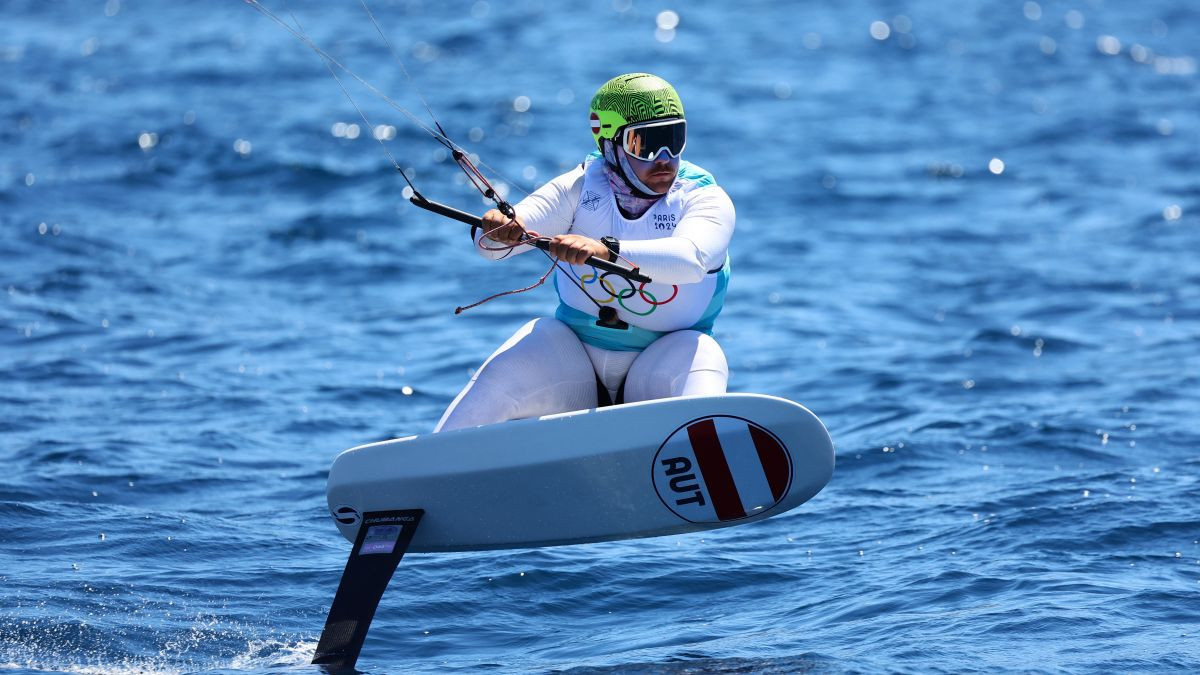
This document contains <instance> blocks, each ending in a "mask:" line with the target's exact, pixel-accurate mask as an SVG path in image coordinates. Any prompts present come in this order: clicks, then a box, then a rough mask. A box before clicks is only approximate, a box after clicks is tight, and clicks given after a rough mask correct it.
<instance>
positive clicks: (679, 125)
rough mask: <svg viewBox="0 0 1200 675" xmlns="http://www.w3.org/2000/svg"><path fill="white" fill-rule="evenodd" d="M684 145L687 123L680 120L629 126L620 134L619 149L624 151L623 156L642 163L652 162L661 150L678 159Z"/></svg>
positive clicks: (685, 143) (685, 142)
mask: <svg viewBox="0 0 1200 675" xmlns="http://www.w3.org/2000/svg"><path fill="white" fill-rule="evenodd" d="M685 145H687V121H686V120H681V119H674V120H660V121H657V122H645V123H642V124H631V125H629V126H627V127H625V131H624V132H622V134H621V147H622V148H624V149H625V154H627V155H629V156H630V157H634V158H636V159H640V160H642V161H643V162H649V161H651V160H653V159H654V158H655V157H657V156H658V153H660V152H662V151H663V150H666V151H667V154H669V155H671V156H672V157H678V156H679V155H680V154H682V153H683V147H684V146H685Z"/></svg>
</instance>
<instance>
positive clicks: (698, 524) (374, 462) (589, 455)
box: [327, 394, 834, 552]
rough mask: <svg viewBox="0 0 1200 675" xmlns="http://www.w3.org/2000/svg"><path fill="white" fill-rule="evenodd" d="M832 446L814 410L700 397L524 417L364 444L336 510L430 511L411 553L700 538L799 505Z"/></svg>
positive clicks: (336, 474) (772, 401)
mask: <svg viewBox="0 0 1200 675" xmlns="http://www.w3.org/2000/svg"><path fill="white" fill-rule="evenodd" d="M833 467H834V449H833V442H832V440H831V439H830V437H829V433H828V432H827V431H826V430H825V426H824V425H823V424H822V423H821V421H820V420H819V419H817V417H816V415H814V414H812V413H811V412H810V411H809V410H808V409H806V408H804V407H803V406H801V405H799V404H797V403H794V402H792V401H788V400H786V399H782V398H776V397H772V396H763V395H759V394H725V395H721V396H693V397H681V398H671V399H663V400H657V401H646V402H640V403H629V404H624V405H617V406H611V407H606V408H600V409H593V410H582V411H577V412H570V413H563V414H559V415H549V416H546V417H540V418H536V419H526V420H515V421H511V422H504V423H502V424H493V425H486V426H481V427H475V428H471V429H459V430H456V431H449V432H444V433H440V434H428V435H424V436H410V437H407V438H399V439H395V440H390V441H383V442H380V443H372V444H370V445H363V446H359V447H356V448H352V449H350V450H347V451H345V452H343V453H342V454H340V455H338V457H337V459H336V460H334V463H333V467H332V468H331V469H330V473H329V484H328V493H327V497H328V501H329V511H330V514H331V515H332V516H333V518H334V522H335V523H336V524H337V527H338V529H339V530H340V531H341V533H342V535H343V536H345V537H346V538H347V539H349V540H350V541H355V540H356V538H357V536H358V534H359V529H360V520H361V514H364V513H366V512H375V511H388V510H396V509H423V510H424V512H425V515H424V517H423V519H422V521H421V527H420V529H419V530H418V531H417V532H416V533H415V534H414V535H413V538H412V541H411V542H410V545H409V547H408V550H410V551H413V552H433V551H476V550H490V549H503V548H524V547H534V546H553V545H563V544H579V543H587V542H596V541H611V540H616V539H629V538H635V537H649V536H658V535H666V534H680V533H685V532H695V531H699V530H708V529H713V528H718V527H727V526H730V525H736V524H741V523H745V522H750V521H753V520H758V519H761V518H766V517H769V516H772V515H777V514H779V513H783V512H785V511H788V510H790V509H792V508H795V507H796V506H799V505H800V504H802V503H804V502H805V501H807V500H809V499H811V498H812V497H813V496H814V495H816V494H817V493H818V492H819V491H820V490H821V488H823V487H824V486H825V484H826V483H827V482H828V481H829V479H830V477H831V476H832V475H833Z"/></svg>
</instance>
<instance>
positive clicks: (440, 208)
mask: <svg viewBox="0 0 1200 675" xmlns="http://www.w3.org/2000/svg"><path fill="white" fill-rule="evenodd" d="M408 201H410V202H412V203H413V204H415V205H416V206H419V207H421V208H423V209H425V210H426V211H432V212H434V213H436V214H438V215H439V216H445V217H447V218H450V219H453V220H457V221H458V222H460V223H465V224H467V225H470V226H471V227H472V228H476V227H478V228H480V229H482V228H483V219H482V218H480V217H479V216H474V215H471V214H470V213H467V212H466V211H459V210H458V209H456V208H454V207H452V206H446V205H445V204H439V203H438V202H432V201H429V200H428V199H426V198H425V197H423V196H421V193H419V192H415V191H414V192H413V196H412V197H409V199H408ZM510 217H511V214H510ZM526 243H527V244H529V245H530V246H536V247H537V248H540V249H542V250H543V251H547V252H549V251H550V240H549V239H547V238H545V237H540V238H538V239H533V240H531V241H528V242H526ZM583 264H585V265H591V266H592V267H595V268H596V269H598V270H603V271H605V272H609V273H612V274H615V275H617V276H620V277H624V278H626V279H628V280H630V281H636V282H638V283H644V284H648V283H650V281H651V280H650V277H648V276H646V275H645V274H642V273H641V271H640V270H639V269H638V268H636V267H632V268H630V267H625V266H624V265H618V264H617V263H614V262H609V261H607V260H603V259H600V258H597V257H596V256H591V257H589V258H588V259H587V260H585V261H584V263H583Z"/></svg>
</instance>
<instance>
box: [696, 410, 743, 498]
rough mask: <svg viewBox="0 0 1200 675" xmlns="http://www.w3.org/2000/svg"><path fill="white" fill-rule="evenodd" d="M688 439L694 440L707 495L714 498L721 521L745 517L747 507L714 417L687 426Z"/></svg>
mask: <svg viewBox="0 0 1200 675" xmlns="http://www.w3.org/2000/svg"><path fill="white" fill-rule="evenodd" d="M687 432H688V439H689V440H691V442H692V452H694V453H696V463H697V464H699V465H700V474H701V475H702V476H704V484H705V485H707V486H708V496H709V498H710V499H712V503H713V509H714V510H715V511H716V512H717V518H718V519H719V520H734V519H736V518H745V517H746V509H745V508H743V507H742V499H741V497H739V496H738V491H737V486H736V485H734V483H733V474H732V473H730V471H729V463H728V462H726V461H725V451H724V450H723V449H722V448H721V439H719V438H717V425H716V424H715V423H714V422H713V421H712V420H711V419H708V420H704V421H702V422H697V423H695V424H693V425H691V426H690V427H688V428H687Z"/></svg>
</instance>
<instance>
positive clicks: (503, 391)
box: [435, 73, 735, 431]
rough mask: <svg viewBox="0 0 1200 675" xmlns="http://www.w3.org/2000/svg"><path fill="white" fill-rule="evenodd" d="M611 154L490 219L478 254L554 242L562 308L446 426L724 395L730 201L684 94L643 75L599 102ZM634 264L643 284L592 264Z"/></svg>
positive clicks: (473, 390)
mask: <svg viewBox="0 0 1200 675" xmlns="http://www.w3.org/2000/svg"><path fill="white" fill-rule="evenodd" d="M590 112H591V115H590V119H591V130H592V136H593V138H594V140H595V142H596V147H597V150H596V151H595V152H593V153H591V154H590V155H589V156H588V157H587V158H586V159H585V160H584V161H583V162H582V163H580V164H579V165H578V166H576V167H575V168H573V169H572V170H570V171H568V172H566V173H564V174H562V175H561V176H558V177H557V178H555V179H553V180H551V181H550V182H548V183H546V184H545V185H543V186H542V187H540V188H539V189H537V190H536V191H535V192H533V193H532V194H530V195H529V196H528V197H526V198H525V199H523V200H521V201H520V202H519V203H518V204H516V206H515V214H510V215H512V217H510V216H509V215H505V214H504V213H502V212H501V211H500V210H498V209H493V210H490V211H488V212H487V213H486V214H484V216H483V228H482V229H481V230H480V231H479V232H478V233H477V234H476V235H475V245H476V249H477V250H478V251H479V253H480V254H482V255H483V256H485V257H487V258H491V259H503V258H508V257H512V256H513V255H517V254H520V253H524V252H527V251H530V250H533V247H532V246H529V245H526V244H524V243H522V242H526V241H529V240H531V239H532V238H536V237H548V238H549V244H550V246H549V252H550V254H551V255H552V256H554V257H555V258H557V259H558V260H559V261H562V263H565V264H559V266H558V269H557V270H555V279H554V282H555V288H556V290H557V292H558V296H559V305H558V308H557V310H556V311H555V313H554V316H553V317H543V318H538V319H534V320H532V321H530V322H528V323H526V324H525V325H524V326H522V327H521V328H520V329H519V330H518V331H517V332H516V333H515V334H514V335H513V336H512V337H510V338H509V339H508V341H506V342H505V343H504V344H503V345H501V346H500V348H499V349H497V350H496V351H495V353H493V354H492V355H491V356H490V357H489V358H488V359H487V361H485V362H484V364H483V365H482V366H481V367H480V368H479V369H478V370H476V372H475V373H474V375H473V376H472V377H471V380H470V382H469V383H468V384H467V385H466V387H465V388H464V389H463V390H462V392H460V393H459V395H458V396H457V397H456V398H455V399H454V401H453V403H451V404H450V406H449V408H448V409H447V410H446V412H445V414H443V415H442V418H441V420H440V421H439V422H438V424H437V427H436V429H435V430H436V431H448V430H451V429H459V428H463V427H469V426H478V425H482V424H492V423H496V422H503V421H506V420H510V419H521V418H527V417H536V416H540V415H548V414H553V413H558V412H566V411H570V410H582V409H586V408H593V407H596V406H597V405H607V404H610V403H622V402H625V403H629V402H634V401H645V400H652V399H660V398H668V397H673V396H685V395H692V394H723V393H725V390H726V382H727V380H728V376H729V368H728V364H727V362H726V360H725V354H724V352H723V351H722V350H721V347H720V345H719V344H718V343H717V341H716V340H715V339H713V337H712V329H713V322H714V320H715V319H716V317H717V315H718V314H719V313H720V311H721V308H722V305H723V303H724V299H725V291H726V288H727V286H728V283H729V260H728V249H729V243H730V238H731V237H732V235H733V230H734V219H735V218H734V208H733V203H732V202H731V201H730V199H729V196H728V195H727V194H726V193H725V191H724V190H722V189H721V188H720V187H719V186H718V185H717V184H716V181H715V180H714V179H713V177H712V175H711V174H710V173H708V172H707V171H705V170H704V169H702V168H700V167H698V166H696V165H695V164H692V163H690V162H687V161H683V160H682V159H681V155H682V154H683V150H684V147H685V145H686V141H687V121H686V119H685V117H684V111H683V104H682V102H681V101H680V99H679V95H678V94H677V93H676V91H675V89H674V88H673V87H672V86H671V85H670V84H668V83H667V82H666V81H665V80H663V79H662V78H659V77H657V76H655V75H650V74H647V73H631V74H626V75H621V76H618V77H615V78H613V79H611V80H609V81H608V82H606V83H605V84H604V85H603V86H601V87H600V89H599V90H598V91H597V92H596V95H595V96H594V97H593V98H592V101H591V106H590ZM589 256H595V257H597V258H600V259H607V260H614V261H615V260H623V261H625V262H627V263H628V264H630V265H631V266H633V267H636V268H638V269H640V270H641V272H642V273H643V274H645V275H646V276H649V277H650V278H651V279H653V282H652V283H641V284H637V283H635V282H632V281H627V280H625V279H623V278H621V277H619V276H615V275H611V274H609V273H604V272H601V271H600V270H597V269H595V268H594V267H591V266H588V265H584V264H582V263H584V261H585V260H587V259H588V257H589Z"/></svg>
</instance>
